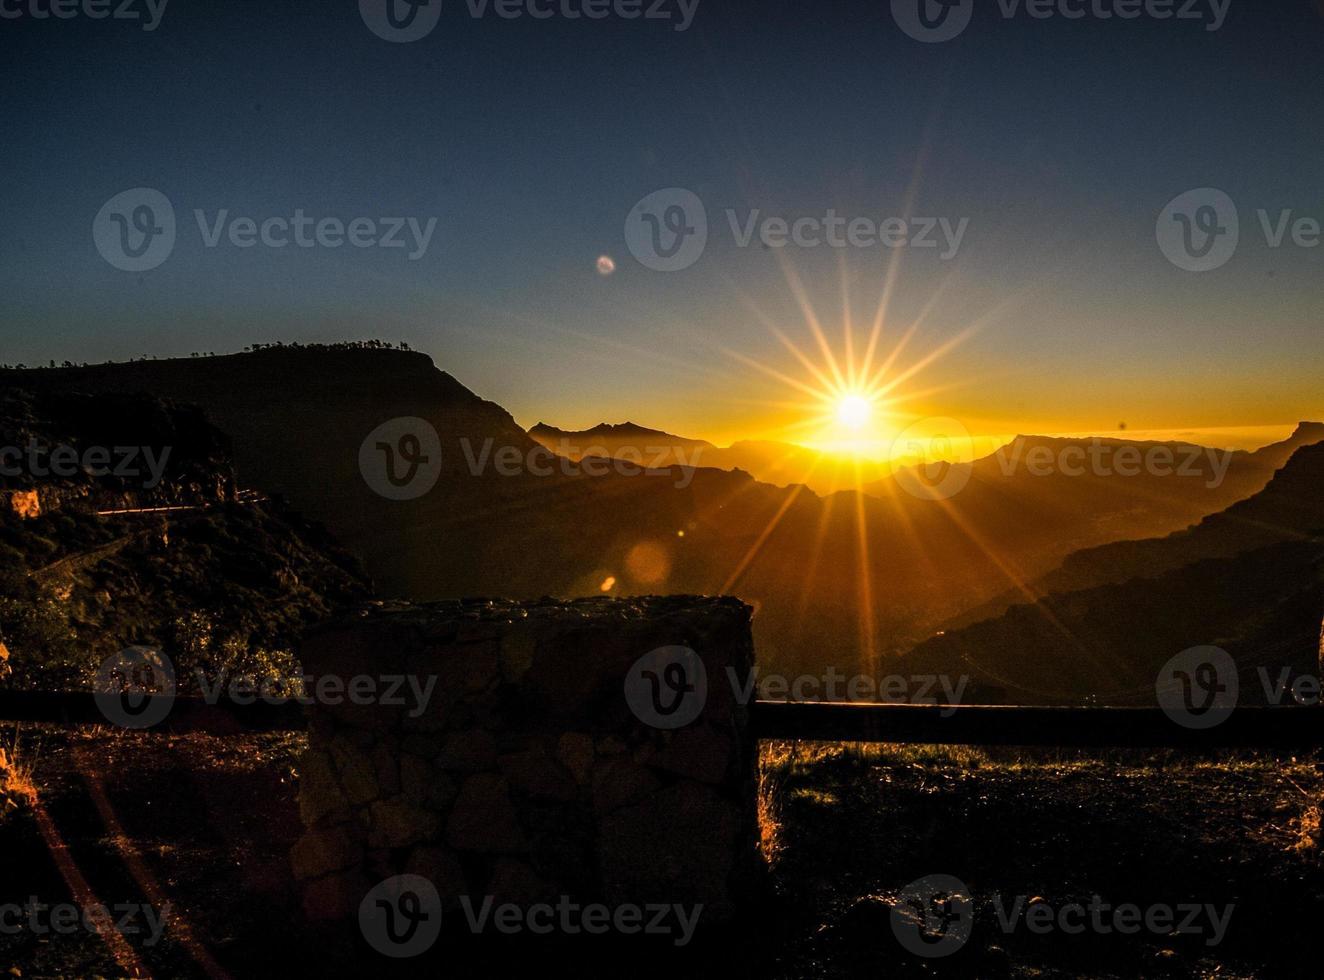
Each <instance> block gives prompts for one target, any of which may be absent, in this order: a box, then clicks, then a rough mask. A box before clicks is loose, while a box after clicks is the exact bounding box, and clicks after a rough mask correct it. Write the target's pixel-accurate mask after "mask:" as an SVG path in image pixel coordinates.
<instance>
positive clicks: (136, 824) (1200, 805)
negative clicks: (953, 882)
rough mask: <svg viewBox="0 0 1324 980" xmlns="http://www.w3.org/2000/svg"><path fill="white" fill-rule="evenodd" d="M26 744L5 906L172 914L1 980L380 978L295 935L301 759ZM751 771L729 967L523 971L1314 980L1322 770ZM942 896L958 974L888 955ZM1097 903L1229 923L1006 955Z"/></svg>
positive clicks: (996, 755) (1303, 765)
mask: <svg viewBox="0 0 1324 980" xmlns="http://www.w3.org/2000/svg"><path fill="white" fill-rule="evenodd" d="M12 732H13V729H12V728H8V729H7V733H8V735H9V736H12ZM20 742H21V746H22V751H23V758H24V759H26V760H28V761H29V762H32V763H35V772H34V779H35V782H36V785H37V787H38V790H39V793H40V804H39V807H38V808H37V809H35V810H27V811H25V812H22V813H19V814H16V815H12V816H10V817H9V818H8V819H7V820H5V821H4V822H3V823H0V848H3V853H4V855H5V871H6V873H5V874H4V875H3V876H2V877H0V905H3V904H4V903H7V902H16V903H20V904H21V903H24V902H26V901H27V900H28V898H29V896H32V895H36V896H39V897H40V898H41V899H43V900H45V901H52V900H53V901H65V900H67V898H68V896H70V895H71V894H73V893H82V894H84V895H92V896H95V898H96V900H99V901H100V902H102V903H104V904H107V905H112V906H113V905H116V904H121V903H141V902H151V903H153V904H155V905H158V906H162V907H164V905H165V903H166V902H168V903H170V913H169V918H168V919H167V929H166V931H165V933H164V937H163V938H162V940H161V941H160V942H159V943H157V944H155V945H153V946H150V947H148V946H145V945H144V944H143V943H142V941H141V936H138V937H134V936H130V937H129V942H128V943H126V944H120V945H114V944H111V943H107V942H106V941H104V940H103V939H102V938H99V937H98V936H96V935H95V934H91V933H88V932H86V931H81V930H80V931H76V932H74V933H72V934H70V935H67V936H45V937H41V936H34V935H32V934H31V933H29V932H27V931H23V932H20V933H18V934H13V935H11V934H4V933H0V965H3V966H4V967H6V968H8V967H10V966H12V967H13V969H12V970H10V973H11V975H16V976H24V977H33V976H58V975H73V976H90V975H96V974H101V975H108V976H115V975H133V974H134V973H139V974H146V973H151V974H154V975H157V976H206V975H224V974H229V975H232V976H237V977H238V976H263V975H274V974H278V973H280V972H282V971H283V970H287V969H290V968H291V967H292V966H294V965H296V964H297V965H298V967H299V968H300V970H301V972H304V973H308V974H310V975H323V976H343V975H355V974H357V975H364V973H365V972H367V971H373V972H374V974H377V973H382V972H390V971H389V969H388V967H391V966H392V964H389V963H387V962H386V961H384V960H381V959H380V958H377V957H374V956H373V954H371V953H370V951H367V950H366V949H364V948H363V945H362V943H361V942H359V941H357V937H356V936H353V935H345V934H344V933H343V930H342V931H341V932H340V933H338V934H337V933H331V934H328V933H325V932H319V931H317V930H313V929H310V928H308V927H305V926H302V925H301V924H300V922H301V920H300V916H299V912H298V907H299V899H298V896H297V894H296V892H295V890H294V888H293V885H292V883H291V877H290V874H289V863H288V854H289V849H290V847H291V846H292V844H293V843H294V841H295V840H296V839H297V838H298V835H299V833H300V830H301V827H300V822H299V818H298V809H297V804H296V791H297V778H298V772H297V767H298V753H299V752H300V750H301V749H302V747H303V744H304V738H303V737H302V736H299V735H289V734H262V735H231V736H225V737H217V736H210V735H190V736H166V735H155V734H138V733H125V732H120V731H114V732H112V731H110V730H107V729H101V728H81V729H76V730H72V729H61V728H55V727H35V728H26V727H25V728H24V729H23V731H22V733H21V738H20ZM6 744H9V742H8V739H7V740H6ZM763 773H764V788H765V797H764V818H765V823H764V837H765V846H766V847H767V848H768V849H769V851H770V853H771V854H772V856H773V871H774V875H773V880H774V882H775V886H776V890H777V901H776V902H775V904H774V905H773V907H771V908H769V909H768V910H767V911H766V913H764V914H763V915H762V916H761V918H760V919H759V920H758V921H757V922H754V923H751V924H750V926H749V927H748V928H747V929H745V930H743V931H741V932H740V933H739V938H740V944H739V945H738V946H737V945H736V944H735V943H731V942H729V940H728V941H727V942H724V943H722V944H721V945H720V946H705V947H702V948H696V949H691V950H690V951H687V952H682V953H680V954H675V953H670V951H661V950H656V949H652V948H648V949H643V950H641V949H640V948H639V947H637V946H635V947H633V948H631V947H629V946H616V947H610V946H609V945H608V944H607V943H606V942H605V941H597V940H594V939H591V938H588V937H583V938H581V939H580V940H579V941H578V942H576V943H572V944H569V945H566V944H556V943H554V942H547V943H540V944H539V945H537V946H530V947H528V948H527V949H525V950H524V951H523V952H526V953H530V954H531V955H533V956H536V957H538V959H539V960H540V961H541V962H544V963H545V962H546V961H547V960H548V958H549V957H560V956H561V955H563V954H566V955H570V956H573V957H574V959H573V960H572V961H570V962H571V963H572V964H573V967H574V969H575V972H576V973H578V974H579V975H582V976H597V975H602V973H603V972H604V971H605V970H607V969H610V971H611V972H610V975H622V974H624V973H630V974H649V975H673V976H674V975H675V973H676V972H677V971H683V974H682V975H689V976H735V975H741V974H750V975H760V976H776V977H788V978H790V977H797V978H798V977H853V976H897V975H900V976H908V975H914V976H942V975H952V976H967V977H968V976H979V977H998V976H1010V977H1134V976H1175V977H1188V976H1189V977H1203V976H1218V977H1220V978H1221V977H1265V978H1276V977H1295V976H1313V975H1317V974H1316V972H1315V968H1316V967H1317V962H1318V951H1317V950H1316V949H1315V948H1314V946H1313V943H1314V937H1313V928H1314V924H1315V923H1317V922H1319V921H1320V916H1321V912H1324V869H1322V867H1321V858H1320V850H1319V825H1318V809H1315V810H1314V811H1313V815H1312V810H1311V806H1312V804H1314V803H1318V801H1319V800H1320V798H1321V794H1322V793H1324V768H1321V765H1320V763H1319V760H1317V759H1314V758H1298V759H1290V758H1278V757H1273V756H1268V755H1256V754H1245V753H1243V754H1236V755H1218V756H1209V757H1192V756H1177V755H1169V754H1166V753H1164V754H1153V753H1148V754H1142V753H1124V754H1123V753H1088V754H1087V753H1060V752H1059V753H1044V752H1037V753H1026V752H1024V751H1019V750H1007V751H1002V750H999V751H996V752H993V751H989V752H985V751H974V750H963V749H950V750H949V749H925V748H919V749H900V748H891V747H883V748H861V747H857V746H842V745H826V746H824V745H818V746H810V745H799V746H792V745H788V744H784V743H774V744H771V745H768V746H766V747H765V751H764V764H763ZM935 873H945V874H951V875H955V876H957V877H958V878H960V879H961V880H962V881H964V882H966V883H967V884H968V885H969V886H970V888H971V891H972V892H973V894H974V898H975V909H976V911H975V922H974V929H973V933H972V935H971V937H970V940H969V941H968V942H967V943H966V944H965V946H964V948H962V949H961V950H960V951H959V952H958V953H956V954H955V955H953V956H951V957H950V958H947V959H943V960H921V959H919V958H916V957H913V956H912V955H910V954H908V953H906V952H905V950H903V949H902V948H901V947H900V946H899V944H898V942H897V940H896V939H895V937H894V935H893V933H892V930H891V925H890V914H889V911H888V903H889V902H890V901H891V900H893V899H894V898H895V897H896V895H897V893H898V891H899V890H900V889H901V888H902V887H904V886H905V885H906V884H907V883H908V882H911V881H912V880H914V879H917V878H920V877H923V876H925V875H930V874H935ZM1095 893H1097V894H1100V895H1101V896H1103V897H1104V898H1105V899H1106V900H1108V901H1110V902H1112V903H1114V904H1116V903H1121V902H1134V903H1137V904H1140V905H1146V904H1149V903H1154V902H1164V901H1166V902H1171V903H1174V904H1176V903H1180V902H1200V903H1215V904H1218V905H1223V904H1226V903H1231V904H1233V905H1234V906H1235V908H1234V912H1233V915H1232V918H1231V920H1230V922H1229V927H1228V930H1227V934H1226V938H1225V939H1224V941H1223V942H1222V943H1220V944H1219V945H1218V946H1215V947H1210V946H1207V945H1206V944H1205V942H1204V937H1199V936H1182V935H1177V936H1167V935H1144V934H1142V935H1138V936H1128V937H1120V936H1117V935H1111V936H1097V935H1092V934H1088V933H1087V934H1084V935H1066V934H1062V933H1055V934H1049V935H1044V936H1038V935H1034V934H1031V933H1029V932H1027V931H1026V930H1025V929H1024V928H1023V927H1022V928H1018V929H1015V930H1013V931H1012V932H1011V933H1010V934H1008V933H1006V932H1004V931H1002V930H1001V928H1000V927H999V925H998V920H997V916H996V913H995V910H994V906H993V902H992V897H993V896H995V895H997V896H1004V897H1005V898H1006V899H1007V900H1009V901H1010V900H1011V899H1013V898H1014V897H1015V896H1016V895H1021V894H1024V895H1026V896H1031V897H1036V898H1040V899H1042V900H1044V902H1045V903H1047V904H1049V905H1060V904H1061V903H1063V902H1065V901H1067V900H1069V899H1072V898H1077V899H1080V900H1082V901H1088V897H1089V896H1091V895H1093V894H1095ZM52 896H53V898H52ZM499 952H500V951H499V950H498V949H496V948H495V947H493V946H491V945H478V946H470V947H466V948H463V949H461V948H455V947H446V948H441V949H439V950H437V951H436V953H437V955H436V956H435V957H433V958H429V960H428V962H426V963H425V962H423V961H410V962H407V963H402V964H398V965H395V966H396V967H397V970H398V972H401V973H429V974H430V975H436V974H437V968H438V966H441V965H444V966H445V967H446V974H447V975H448V976H471V975H478V974H484V973H485V974H486V975H488V976H490V975H492V974H491V970H492V968H493V966H494V965H495V964H496V963H498V962H500V959H501V958H500V956H499ZM664 952H665V953H670V955H663V953H664ZM719 952H720V953H722V954H723V955H721V956H719V955H717V954H718V953H719ZM613 967H614V968H613Z"/></svg>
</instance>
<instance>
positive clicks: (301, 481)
mask: <svg viewBox="0 0 1324 980" xmlns="http://www.w3.org/2000/svg"><path fill="white" fill-rule="evenodd" d="M0 381H5V382H8V383H14V384H17V383H19V382H20V381H21V382H22V383H23V384H24V385H27V386H29V387H34V386H45V387H54V388H62V389H67V390H83V391H121V392H134V391H146V392H151V393H153V394H155V395H156V396H158V397H168V398H172V399H175V400H179V401H187V402H191V403H194V404H196V405H199V406H201V407H202V409H203V410H204V411H205V413H206V415H207V417H208V418H209V419H210V420H211V422H212V423H214V424H215V425H216V426H217V427H218V428H219V429H220V430H221V431H223V432H224V433H225V434H226V435H227V436H228V437H229V439H230V441H231V443H232V444H233V447H234V460H235V467H236V471H237V473H238V476H239V480H240V482H241V484H242V485H244V486H249V487H256V488H259V489H261V490H264V491H266V492H268V493H276V494H280V495H282V496H284V497H285V498H287V499H288V500H289V501H290V503H291V504H292V505H293V506H294V507H295V508H297V509H298V510H299V511H300V512H302V513H304V514H306V515H307V516H308V517H310V518H312V519H314V520H316V521H318V522H321V523H323V524H325V525H326V526H327V527H328V528H329V529H330V530H331V531H332V532H333V533H334V534H335V536H336V538H337V539H338V540H339V541H340V542H341V544H342V545H343V546H344V547H346V548H347V549H348V550H349V551H351V552H352V553H354V554H355V555H357V556H358V557H359V558H360V559H361V560H362V562H363V564H364V566H365V568H366V571H367V572H368V574H369V575H370V576H371V578H372V580H373V582H374V583H375V584H376V586H377V588H378V590H379V592H380V593H381V594H383V595H387V596H401V597H405V598H412V599H439V598H451V597H456V596H474V595H501V596H510V597H513V598H536V597H539V596H543V595H553V596H581V595H597V594H603V593H606V594H613V595H630V594H648V593H697V594H713V593H718V592H723V593H731V594H735V595H738V596H740V597H742V598H744V599H746V600H747V601H749V602H751V603H752V604H753V605H754V606H755V607H756V609H757V610H758V615H757V616H756V618H755V631H756V642H757V643H758V649H759V657H760V662H761V663H762V664H763V665H764V667H765V669H766V670H778V671H783V672H787V673H790V672H796V673H798V672H801V671H812V672H821V671H822V670H823V669H824V667H825V666H827V665H833V666H836V667H838V668H839V669H842V670H879V669H886V668H887V665H886V664H884V663H883V661H884V659H885V658H887V657H889V656H891V655H894V654H896V653H899V652H900V651H902V650H904V649H908V648H909V647H911V646H913V645H914V644H915V643H918V642H920V641H921V640H922V639H923V638H924V637H925V636H927V635H929V634H930V633H931V632H932V630H933V629H935V628H936V627H938V626H939V625H940V624H941V623H943V622H945V621H947V620H949V619H950V618H952V617H953V616H956V615H958V614H959V613H961V612H962V611H965V610H967V609H970V608H973V607H976V606H978V605H980V604H982V603H985V602H988V601H989V600H991V599H993V598H995V597H997V596H998V595H1000V594H1002V593H1004V592H1005V591H1006V590H1007V589H1008V588H1011V587H1014V586H1016V585H1017V584H1018V583H1024V582H1028V581H1032V580H1033V579H1034V578H1035V577H1037V576H1040V575H1042V574H1044V573H1046V572H1048V571H1050V570H1051V569H1052V568H1053V567H1054V566H1056V565H1057V564H1058V563H1059V562H1060V560H1061V557H1062V552H1061V549H1062V547H1063V545H1062V539H1064V538H1065V539H1068V540H1074V538H1073V537H1072V533H1073V532H1072V530H1071V529H1072V527H1073V524H1074V523H1075V522H1079V521H1083V520H1087V517H1084V516H1082V515H1081V509H1080V508H1079V507H1077V508H1076V509H1074V510H1072V509H1068V510H1066V511H1065V512H1058V511H1054V510H1050V509H1049V508H1048V506H1047V503H1046V502H1045V503H1044V505H1043V506H1039V504H1038V498H1040V497H1042V496H1043V492H1042V491H1040V490H1039V489H1038V488H1039V486H1040V484H1043V483H1046V482H1049V478H1045V477H1037V476H1031V475H1028V474H1025V473H1021V474H1013V477H1012V478H1011V479H1010V481H1009V483H1010V484H1011V485H1006V484H1003V485H999V484H997V483H995V482H993V481H992V477H990V480H989V486H987V487H983V486H982V481H981V483H980V484H976V485H975V486H974V487H971V488H967V489H966V491H965V492H964V493H963V494H961V495H960V496H958V497H957V498H954V499H955V500H958V501H961V500H962V499H963V498H964V497H965V496H966V494H972V497H971V501H970V502H969V503H961V504H960V506H959V507H951V506H947V505H949V504H951V501H934V500H929V499H920V498H918V497H915V496H911V495H910V494H908V493H906V492H904V490H903V489H901V488H899V487H898V486H897V485H896V484H895V481H893V483H892V484H890V485H889V486H888V487H887V488H886V489H885V491H884V493H883V494H882V495H881V496H873V495H870V494H865V493H858V492H849V491H843V492H839V493H835V494H830V495H827V496H819V495H817V494H815V493H814V492H813V491H812V490H809V489H807V488H805V487H804V486H803V485H794V484H793V485H787V486H774V485H771V484H768V483H764V482H760V481H758V480H756V479H755V478H754V477H753V476H751V475H750V473H749V472H746V471H742V470H736V469H732V470H725V469H720V468H714V467H710V466H708V465H706V461H705V465H701V466H699V467H697V468H682V467H672V468H670V469H663V470H656V471H652V472H648V473H645V472H643V471H642V470H641V469H639V468H637V467H636V468H634V469H632V470H629V469H622V468H619V467H613V466H603V465H592V466H590V465H584V466H578V465H576V464H574V463H573V462H572V461H565V465H547V464H548V462H549V461H552V460H554V457H552V454H550V453H549V452H548V451H547V450H546V449H545V448H544V447H543V446H542V445H540V443H539V442H538V441H536V440H535V439H534V438H533V437H532V436H531V435H530V434H529V433H526V432H525V431H524V430H522V429H521V428H520V427H519V426H518V425H517V424H516V422H515V421H514V419H513V418H512V417H511V416H510V414H509V413H508V412H506V411H505V410H504V409H502V408H501V407H500V406H499V405H496V404H494V403H492V402H490V401H485V400H483V399H482V398H480V397H479V396H478V395H476V394H474V393H473V392H471V391H470V390H469V389H467V388H465V387H464V386H463V385H462V384H460V383H459V382H458V381H456V380H455V379H454V378H453V377H451V376H450V375H448V374H446V373H445V372H443V371H439V370H437V369H436V368H435V367H434V365H433V363H432V361H431V359H430V358H428V357H427V356H425V355H423V354H418V353H410V352H404V351H395V350H383V349H369V350H364V349H357V348H352V347H331V348H297V349H296V348H282V347H271V348H266V349H263V350H260V351H257V352H253V353H244V354H237V355H228V356H223V357H205V358H190V359H181V360H160V361H137V362H132V363H129V364H109V365H100V366H93V367H83V368H66V369H50V370H45V369H43V370H38V371H32V370H28V371H9V372H3V373H0ZM400 418H419V419H423V420H425V421H426V422H427V423H428V425H430V426H431V427H432V428H433V429H434V430H435V431H436V433H437V438H438V441H439V445H440V450H441V453H440V463H439V465H438V470H439V472H438V473H437V479H436V484H435V486H433V487H432V488H431V489H430V490H429V491H428V492H427V493H426V494H424V495H423V496H421V497H418V498H417V499H409V500H394V499H386V498H384V497H383V496H382V495H381V494H380V493H378V492H377V491H376V490H374V489H373V487H372V486H370V485H369V483H368V482H367V481H366V480H365V478H364V474H363V473H362V472H361V470H360V465H359V461H360V450H361V448H364V445H365V440H368V439H369V436H370V434H372V433H373V432H374V431H375V430H377V429H378V428H379V427H380V426H382V425H383V424H384V423H389V422H390V421H391V420H393V419H400ZM636 428H638V429H639V431H638V432H629V433H627V435H628V437H630V438H634V437H635V436H636V435H640V434H642V433H644V432H655V431H657V430H643V429H642V427H636ZM588 431H589V432H593V431H594V430H588ZM540 434H543V435H544V436H545V435H546V432H545V430H541V432H540ZM650 438H651V436H650ZM367 449H368V451H369V453H371V451H372V449H373V447H372V445H371V444H369V445H368V447H367ZM501 458H505V459H507V460H514V464H513V465H512V466H509V467H507V468H506V471H505V472H502V470H501V468H500V467H498V466H496V465H495V464H494V460H497V459H501ZM531 461H536V462H537V466H536V467H535V466H531V465H530V462H531ZM601 462H602V461H598V463H599V464H601ZM995 465H996V464H995ZM535 469H536V470H537V471H536V472H535ZM1265 478H1266V479H1267V474H1266V476H1265ZM1004 479H1005V478H1004ZM1246 480H1247V485H1250V484H1253V482H1254V480H1253V479H1250V478H1246ZM973 482H974V481H972V483H973ZM1253 489H1254V487H1253V486H1252V487H1251V490H1250V491H1248V492H1253ZM1173 492H1174V493H1175V492H1177V491H1173ZM1192 492H1193V493H1196V494H1197V495H1199V493H1202V491H1199V490H1198V484H1196V485H1193V487H1192ZM1136 506H1137V507H1138V506H1139V503H1138V502H1137V503H1136ZM1193 506H1197V507H1198V505H1193ZM1129 526H1130V525H1128V524H1126V523H1125V522H1115V524H1114V525H1113V529H1112V530H1110V531H1093V530H1092V531H1091V532H1090V533H1091V534H1092V535H1094V537H1088V536H1087V540H1091V541H1092V542H1093V543H1099V542H1100V541H1106V540H1111V539H1110V538H1109V537H1108V534H1114V535H1116V536H1122V535H1124V533H1125V531H1126V529H1127V528H1128V527H1129Z"/></svg>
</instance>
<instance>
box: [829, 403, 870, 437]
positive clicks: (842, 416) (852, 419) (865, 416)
mask: <svg viewBox="0 0 1324 980" xmlns="http://www.w3.org/2000/svg"><path fill="white" fill-rule="evenodd" d="M872 414H873V403H872V402H871V401H869V399H868V398H865V397H864V396H863V395H845V396H843V397H842V398H841V399H840V400H839V401H838V402H837V420H838V421H839V422H841V424H842V425H844V426H845V427H846V428H848V429H851V430H853V431H856V432H858V431H859V430H860V429H862V428H864V425H865V423H866V422H868V421H869V416H871V415H872Z"/></svg>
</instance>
